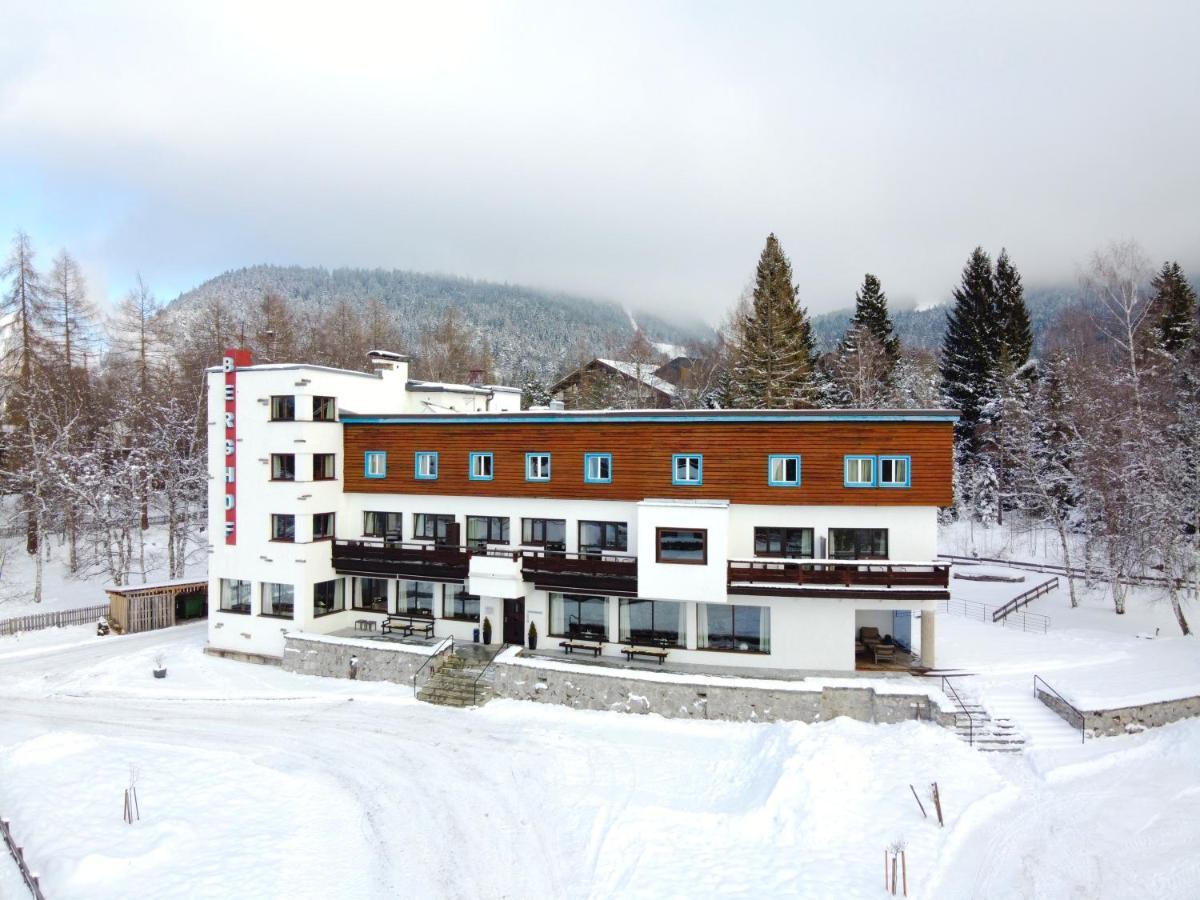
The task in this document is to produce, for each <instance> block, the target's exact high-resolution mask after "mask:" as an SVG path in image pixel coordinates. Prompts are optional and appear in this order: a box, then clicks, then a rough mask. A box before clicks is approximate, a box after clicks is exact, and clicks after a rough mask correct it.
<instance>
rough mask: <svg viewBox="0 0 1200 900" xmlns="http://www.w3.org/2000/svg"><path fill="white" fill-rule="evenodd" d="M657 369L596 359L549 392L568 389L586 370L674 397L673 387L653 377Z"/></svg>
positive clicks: (661, 379)
mask: <svg viewBox="0 0 1200 900" xmlns="http://www.w3.org/2000/svg"><path fill="white" fill-rule="evenodd" d="M657 368H658V367H657V366H654V365H651V364H649V363H632V362H625V361H624V360H620V359H600V358H598V357H597V358H596V359H593V360H592V361H591V362H590V363H588V364H587V365H585V366H582V367H581V368H579V369H576V370H575V371H574V372H572V373H571V374H570V375H568V376H567V377H566V378H564V379H562V380H561V381H559V382H558V383H557V384H555V385H554V386H553V387H551V388H550V392H551V393H553V394H556V393H558V392H559V391H561V390H564V389H565V388H567V387H570V386H571V385H572V384H574V383H576V382H577V381H578V380H579V377H580V375H581V374H582V373H583V372H584V371H586V370H591V371H596V370H598V369H599V370H607V371H608V372H611V373H613V374H616V375H620V376H621V377H622V378H627V379H628V380H630V381H637V382H641V383H642V384H644V385H645V386H646V387H648V388H650V389H651V390H653V391H657V392H658V393H660V394H661V395H662V396H664V397H667V398H670V397H674V396H675V385H673V384H671V382H669V381H667V380H665V379H663V378H660V377H658V376H657V375H655V374H654V372H655V370H656V369H657Z"/></svg>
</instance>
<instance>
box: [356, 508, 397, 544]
mask: <svg viewBox="0 0 1200 900" xmlns="http://www.w3.org/2000/svg"><path fill="white" fill-rule="evenodd" d="M403 522H404V513H397V512H372V511H370V510H368V511H367V512H364V513H363V535H364V536H366V537H378V538H387V539H388V540H389V541H398V540H400V537H401V532H400V529H401V528H403Z"/></svg>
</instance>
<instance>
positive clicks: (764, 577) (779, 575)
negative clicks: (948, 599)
mask: <svg viewBox="0 0 1200 900" xmlns="http://www.w3.org/2000/svg"><path fill="white" fill-rule="evenodd" d="M949 585H950V566H949V565H947V564H945V563H934V562H898V561H895V560H888V559H803V560H800V559H769V558H760V559H731V560H730V561H729V593H731V594H764V593H767V594H772V593H777V594H804V595H808V596H838V595H840V594H843V593H844V592H845V591H846V589H847V588H858V589H861V590H862V591H864V592H869V593H872V594H879V595H887V596H898V595H900V594H911V595H913V596H916V597H922V598H925V597H928V598H931V599H941V598H942V597H945V596H948V593H947V590H948V588H949ZM880 589H882V590H880Z"/></svg>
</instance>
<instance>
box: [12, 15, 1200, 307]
mask: <svg viewBox="0 0 1200 900" xmlns="http://www.w3.org/2000/svg"><path fill="white" fill-rule="evenodd" d="M0 5H2V6H3V7H4V11H3V15H2V16H0V21H2V22H3V27H2V28H0V230H2V231H3V234H4V236H5V240H7V236H8V235H10V234H11V232H12V231H13V229H14V228H16V227H18V226H20V227H23V228H25V229H26V230H27V231H29V232H30V234H31V235H32V236H33V238H34V240H35V242H36V244H37V245H38V247H39V248H40V249H41V250H42V251H43V258H44V260H45V261H47V262H48V260H49V257H51V256H52V255H53V252H55V251H56V250H57V248H58V247H60V246H66V247H68V248H70V249H71V250H72V251H74V252H75V253H76V255H77V256H78V257H80V258H81V259H82V260H83V261H84V263H85V265H86V268H87V272H88V274H89V277H90V279H91V281H92V283H93V286H94V288H95V290H96V292H97V293H98V294H100V295H104V296H109V297H111V296H115V295H117V294H119V293H121V292H123V291H124V290H126V289H127V288H128V286H129V283H130V281H131V280H132V278H133V276H134V273H135V272H137V271H139V270H140V271H141V272H142V273H143V274H144V275H145V277H146V278H147V280H148V281H149V282H150V283H151V285H152V286H153V287H155V288H156V289H157V292H158V293H159V295H160V296H162V297H163V298H165V299H169V298H171V297H173V296H174V295H175V294H176V293H178V292H179V291H181V290H185V289H187V288H189V287H192V286H194V285H195V284H197V283H199V282H200V281H203V280H204V279H205V278H207V277H209V276H211V275H214V274H217V273H219V272H221V271H224V270H226V269H230V268H235V267H238V266H243V265H249V264H253V263H257V262H273V263H280V264H304V265H324V266H331V267H332V266H341V265H350V266H384V267H398V268H411V269H417V270H423V271H436V272H448V273H455V274H461V275H468V276H474V277H479V278H488V279H497V280H508V281H513V282H521V283H526V284H531V285H536V286H545V287H554V288H563V289H567V290H571V291H575V292H579V293H583V294H587V295H591V296H599V297H606V298H611V299H615V300H618V301H621V302H624V303H626V304H627V305H630V306H633V307H640V308H647V309H656V310H660V311H662V312H664V313H668V314H669V313H672V312H680V311H684V312H690V313H697V314H700V315H702V316H703V317H705V318H707V319H709V320H710V321H716V320H718V319H719V318H720V317H721V315H722V314H723V313H724V311H725V309H726V308H727V307H728V306H729V305H730V304H731V303H732V302H733V301H734V300H735V298H736V297H737V295H738V294H739V292H740V291H741V289H742V288H743V286H744V285H745V284H746V283H747V282H748V280H749V279H750V278H751V277H752V274H753V268H754V263H755V261H756V259H757V256H758V253H759V251H760V249H761V247H762V243H763V240H764V238H765V237H766V234H767V233H768V232H769V231H774V232H775V233H776V234H777V235H778V236H779V238H780V240H781V241H782V243H783V246H784V249H785V250H786V251H787V252H788V254H789V255H790V256H791V259H792V263H793V266H794V268H795V272H796V280H797V281H798V283H799V285H800V289H801V296H802V298H803V299H804V300H805V301H806V302H807V303H808V304H809V306H810V308H812V309H813V310H814V311H824V310H828V309H833V308H836V307H839V306H845V305H847V304H848V303H850V302H852V299H853V294H854V290H855V287H856V285H857V284H858V283H859V282H860V281H861V279H862V275H863V273H864V272H867V271H870V272H874V273H876V274H877V275H879V276H880V277H881V278H882V280H883V284H884V287H885V289H886V290H887V291H888V292H889V294H890V295H891V297H892V298H893V301H899V302H906V301H907V302H918V303H929V302H934V301H937V300H940V299H943V298H944V297H945V296H946V295H947V294H948V293H949V290H950V288H951V287H952V286H953V284H954V282H955V281H956V279H957V276H958V272H959V270H960V268H961V266H962V264H963V262H964V261H965V259H966V257H967V254H968V253H969V251H970V250H971V248H972V247H973V246H974V245H975V244H983V245H984V246H985V247H987V248H988V249H989V250H992V251H993V252H994V251H998V250H999V248H1000V247H1001V246H1002V245H1006V246H1007V247H1008V248H1009V252H1010V254H1011V255H1012V257H1013V259H1014V261H1015V263H1016V264H1017V266H1018V267H1019V268H1020V269H1021V271H1022V272H1023V274H1024V276H1025V280H1026V283H1031V282H1032V283H1041V282H1049V281H1063V282H1071V281H1073V280H1074V277H1075V273H1076V270H1077V267H1078V266H1079V265H1080V264H1081V263H1082V262H1083V261H1084V260H1085V259H1086V257H1087V256H1088V254H1089V253H1090V252H1091V251H1092V250H1093V249H1094V248H1095V247H1097V246H1098V245H1100V244H1102V243H1104V242H1107V241H1109V240H1112V239H1123V238H1128V237H1133V238H1136V239H1138V240H1139V241H1141V242H1142V244H1143V246H1144V247H1145V248H1146V250H1147V251H1148V253H1149V254H1150V256H1151V258H1152V259H1154V260H1156V261H1158V260H1162V259H1165V258H1179V259H1180V261H1181V262H1183V263H1184V264H1185V265H1188V264H1200V252H1198V251H1200V240H1198V238H1200V175H1198V172H1200V149H1198V147H1197V139H1198V138H1200V122H1198V121H1197V119H1198V115H1200V101H1198V96H1197V94H1198V89H1200V28H1198V25H1200V5H1197V4H1196V3H1194V2H1191V3H1167V2H1154V3H1141V4H1135V3H1132V2H1129V3H1123V4H1109V3H1096V2H1089V3H1078V4H1069V5H1068V4H1053V3H1049V2H1036V3H1018V2H1013V0H1007V2H1005V3H988V4H984V3H961V2H946V3H940V4H930V3H916V2H878V3H850V2H847V3H812V4H802V3H798V2H791V3H778V4H774V3H749V2H746V3H720V4H718V3H697V2H686V3H677V4H676V3H650V2H639V3H631V4H623V3H616V2H605V3H590V4H587V5H586V6H585V5H584V4H582V3H570V2H564V0H555V2H547V3H534V2H520V3H512V4H478V5H475V4H467V5H458V4H452V3H447V2H443V0H438V2H424V3H420V4H411V5H410V4H400V3H388V4H380V5H379V6H378V7H372V6H367V5H360V4H357V3H352V2H346V0H339V2H337V3H329V2H325V3H321V4H314V5H312V6H305V5H303V4H300V3H297V2H289V3H280V4H277V5H268V4H251V3H249V2H239V3H228V4H224V3H218V2H213V0H206V2H202V3H195V4H184V3H170V4H167V3H147V4H133V3H124V2H116V0H108V2H104V3H95V4H78V5H76V4H71V3H66V2H57V0H56V2H52V3H50V2H44V0H36V2H29V3H26V2H22V0H0ZM14 5H15V9H14V8H13V7H14ZM168 6H169V7H170V10H168V9H167V7H168ZM1191 274H1192V275H1193V276H1195V275H1196V274H1197V273H1195V272H1192V273H1191Z"/></svg>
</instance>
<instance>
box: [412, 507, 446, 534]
mask: <svg viewBox="0 0 1200 900" xmlns="http://www.w3.org/2000/svg"><path fill="white" fill-rule="evenodd" d="M453 524H454V516H440V515H434V514H432V513H413V540H420V541H445V540H446V529H447V528H448V527H449V526H451V525H453Z"/></svg>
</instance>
